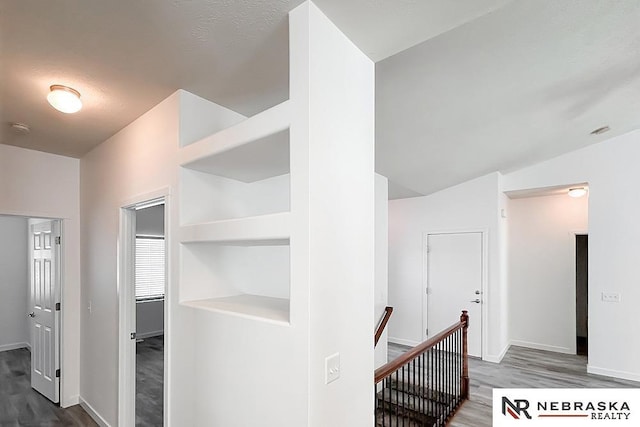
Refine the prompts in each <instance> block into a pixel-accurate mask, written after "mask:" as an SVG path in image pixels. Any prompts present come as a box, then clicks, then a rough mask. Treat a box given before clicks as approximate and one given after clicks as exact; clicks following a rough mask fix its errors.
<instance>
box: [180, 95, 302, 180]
mask: <svg viewBox="0 0 640 427" xmlns="http://www.w3.org/2000/svg"><path fill="white" fill-rule="evenodd" d="M290 110H291V107H290V101H285V102H283V103H282V104H279V105H276V106H275V107H272V108H270V109H268V110H266V111H263V112H262V113H259V114H256V115H255V116H252V117H249V118H248V119H246V120H244V121H242V122H240V123H238V124H236V125H234V126H231V127H229V128H227V129H224V130H222V131H220V132H217V133H215V134H213V135H210V136H208V137H206V138H203V139H201V140H199V141H197V142H195V143H193V144H190V145H188V146H186V147H183V148H182V149H180V151H179V163H180V165H181V166H182V167H185V168H188V169H193V170H197V171H200V172H206V173H210V174H213V175H218V176H223V177H226V178H231V179H235V180H238V181H242V182H247V183H250V182H255V181H260V180H263V179H267V178H271V177H274V176H279V175H284V174H286V173H289V169H290V168H289V126H290V124H291V112H290Z"/></svg>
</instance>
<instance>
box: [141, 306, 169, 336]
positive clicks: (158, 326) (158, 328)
mask: <svg viewBox="0 0 640 427" xmlns="http://www.w3.org/2000/svg"><path fill="white" fill-rule="evenodd" d="M162 334H164V300H159V301H158V300H153V301H141V302H138V303H136V336H137V337H138V338H149V337H155V336H157V335H162Z"/></svg>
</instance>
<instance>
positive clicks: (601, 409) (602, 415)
mask: <svg viewBox="0 0 640 427" xmlns="http://www.w3.org/2000/svg"><path fill="white" fill-rule="evenodd" d="M509 407H510V408H509ZM528 409H529V401H528V400H525V399H515V400H514V401H513V402H512V401H510V400H509V399H508V398H506V397H503V398H502V413H503V414H505V415H506V413H510V414H511V415H515V414H514V413H513V412H515V413H516V414H518V415H520V416H525V417H527V418H529V419H531V416H530V415H529V412H528ZM538 412H539V414H538V417H554V416H562V415H561V414H560V412H572V413H576V412H590V414H584V415H582V416H583V417H589V418H591V419H593V420H628V419H629V416H630V415H631V409H630V408H629V403H627V402H624V401H622V402H613V401H610V402H604V401H600V402H588V401H587V402H582V401H546V402H545V401H543V402H538ZM565 416H566V415H565ZM514 418H519V417H517V416H514Z"/></svg>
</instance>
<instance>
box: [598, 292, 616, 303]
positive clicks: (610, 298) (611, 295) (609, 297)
mask: <svg viewBox="0 0 640 427" xmlns="http://www.w3.org/2000/svg"><path fill="white" fill-rule="evenodd" d="M602 301H603V302H620V294H619V293H617V292H603V293H602Z"/></svg>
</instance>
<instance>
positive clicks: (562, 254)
mask: <svg viewBox="0 0 640 427" xmlns="http://www.w3.org/2000/svg"><path fill="white" fill-rule="evenodd" d="M587 208H588V198H587V197H581V198H572V197H569V196H568V195H566V194H562V195H554V196H546V197H530V198H522V199H513V200H510V201H509V206H508V224H509V299H510V312H511V313H513V316H512V317H511V318H510V320H509V325H510V327H511V331H510V332H511V344H513V345H521V346H526V347H532V348H538V349H542V350H550V351H559V352H562V353H569V354H575V351H576V280H575V268H576V267H575V234H574V233H575V232H579V231H582V232H585V231H587Z"/></svg>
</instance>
